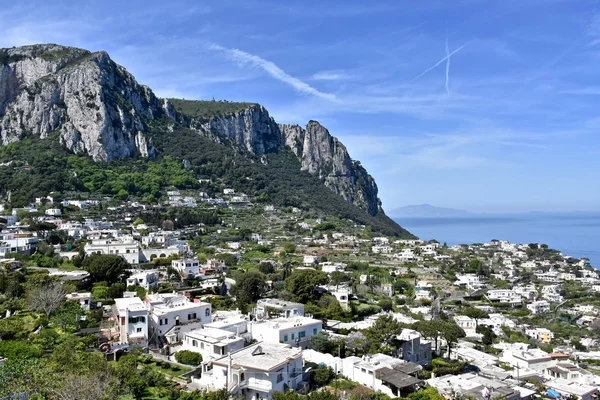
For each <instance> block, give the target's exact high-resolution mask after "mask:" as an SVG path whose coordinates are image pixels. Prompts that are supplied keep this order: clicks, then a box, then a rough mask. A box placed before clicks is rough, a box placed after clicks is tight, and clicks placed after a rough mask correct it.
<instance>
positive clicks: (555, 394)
mask: <svg viewBox="0 0 600 400" xmlns="http://www.w3.org/2000/svg"><path fill="white" fill-rule="evenodd" d="M546 394H547V395H548V396H550V397H554V398H556V399H558V398H559V397H560V393H558V392H557V391H556V390H554V389H548V391H547V392H546Z"/></svg>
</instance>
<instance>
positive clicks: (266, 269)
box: [258, 262, 275, 275]
mask: <svg viewBox="0 0 600 400" xmlns="http://www.w3.org/2000/svg"><path fill="white" fill-rule="evenodd" d="M258 270H259V271H260V272H262V273H263V274H265V275H268V274H272V273H274V272H275V267H274V266H273V264H272V263H270V262H261V263H260V264H259V266H258Z"/></svg>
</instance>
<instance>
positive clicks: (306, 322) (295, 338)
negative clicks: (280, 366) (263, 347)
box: [248, 317, 323, 349]
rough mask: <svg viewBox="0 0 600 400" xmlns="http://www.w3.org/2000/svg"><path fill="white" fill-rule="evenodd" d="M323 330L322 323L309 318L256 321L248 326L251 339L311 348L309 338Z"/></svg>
mask: <svg viewBox="0 0 600 400" xmlns="http://www.w3.org/2000/svg"><path fill="white" fill-rule="evenodd" d="M322 329H323V322H322V321H321V320H318V319H313V318H309V317H295V318H285V317H283V318H281V317H280V318H275V319H271V320H261V321H256V322H254V323H252V324H250V325H249V326H248V330H249V331H250V334H251V335H252V339H254V340H256V341H259V342H264V343H285V344H290V345H292V346H297V347H300V348H303V349H309V348H311V343H310V338H311V337H313V336H315V335H317V334H318V333H319V332H321V330H322Z"/></svg>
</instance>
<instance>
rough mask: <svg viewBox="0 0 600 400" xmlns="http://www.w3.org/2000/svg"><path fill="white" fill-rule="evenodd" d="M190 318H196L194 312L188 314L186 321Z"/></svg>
mask: <svg viewBox="0 0 600 400" xmlns="http://www.w3.org/2000/svg"><path fill="white" fill-rule="evenodd" d="M191 319H196V313H193V314H188V321H189V320H191Z"/></svg>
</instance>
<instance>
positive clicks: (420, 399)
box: [407, 386, 446, 400]
mask: <svg viewBox="0 0 600 400" xmlns="http://www.w3.org/2000/svg"><path fill="white" fill-rule="evenodd" d="M407 398H408V400H445V399H446V398H445V397H444V396H442V395H441V394H440V393H439V392H438V391H437V389H436V388H434V387H433V386H426V387H424V388H421V389H419V390H417V391H416V392H413V393H410V394H409V395H408V397H407Z"/></svg>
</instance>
